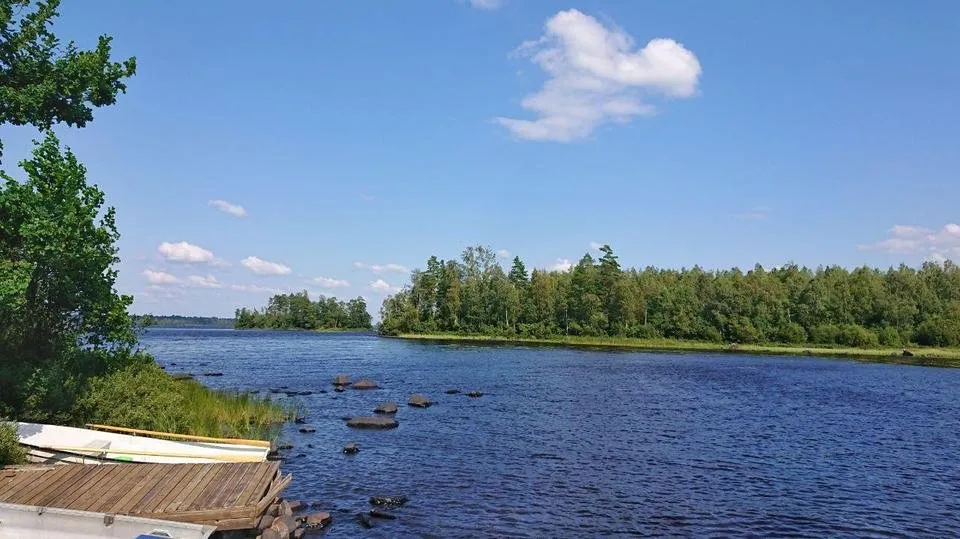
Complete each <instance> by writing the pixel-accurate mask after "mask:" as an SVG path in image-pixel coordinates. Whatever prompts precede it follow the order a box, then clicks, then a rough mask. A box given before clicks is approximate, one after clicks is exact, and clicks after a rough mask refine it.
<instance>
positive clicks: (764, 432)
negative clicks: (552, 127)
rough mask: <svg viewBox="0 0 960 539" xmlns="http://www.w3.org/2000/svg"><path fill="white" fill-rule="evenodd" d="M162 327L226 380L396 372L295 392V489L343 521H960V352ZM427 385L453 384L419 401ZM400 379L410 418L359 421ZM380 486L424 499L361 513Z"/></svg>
mask: <svg viewBox="0 0 960 539" xmlns="http://www.w3.org/2000/svg"><path fill="white" fill-rule="evenodd" d="M143 342H144V344H145V345H146V347H147V348H148V349H149V350H150V351H152V352H153V353H154V354H155V356H156V357H157V360H158V362H159V363H160V364H162V365H165V366H167V370H168V371H169V372H191V373H194V374H198V375H199V374H201V373H203V372H207V371H222V372H223V373H224V376H222V377H217V378H203V377H200V376H198V378H199V379H200V380H202V381H203V382H204V383H207V384H208V385H210V386H213V387H222V388H237V389H256V390H261V391H265V390H269V389H270V388H275V387H279V386H288V387H289V388H290V389H291V390H308V391H319V390H330V389H331V386H330V380H331V378H332V377H333V376H334V375H335V374H336V373H338V372H341V371H342V372H347V373H349V374H350V375H351V376H352V377H353V378H354V379H355V380H356V379H357V378H360V377H365V378H373V379H374V380H376V381H377V382H379V383H380V385H381V387H382V389H378V390H374V391H350V390H348V391H347V392H345V393H340V394H338V393H334V392H333V391H329V392H328V393H314V394H312V395H309V396H298V397H286V396H284V395H281V396H280V398H282V399H284V400H289V401H293V402H296V403H297V404H298V405H299V406H301V407H302V408H303V409H304V410H305V413H306V415H307V417H308V418H309V420H308V422H309V423H310V424H311V425H313V426H314V427H316V429H317V431H316V433H315V434H301V433H299V432H298V430H297V428H298V427H299V425H292V424H291V425H287V426H285V427H284V430H283V434H282V437H283V439H285V440H286V441H289V442H290V443H292V444H293V445H294V446H295V447H294V449H293V450H292V451H290V452H289V458H287V459H286V460H285V461H284V463H283V468H284V470H285V471H286V472H292V473H293V474H294V482H293V484H292V486H291V488H289V489H288V491H287V495H288V497H290V498H300V499H303V500H305V501H308V502H319V503H320V504H321V506H322V508H323V510H327V511H330V513H331V514H333V515H334V519H335V521H334V524H333V525H332V527H331V528H330V530H329V531H328V532H326V536H328V537H353V536H357V535H359V534H361V533H362V534H363V535H364V536H371V537H396V536H437V537H455V536H498V537H560V536H563V537H569V536H585V537H596V536H610V535H649V536H695V537H704V536H717V537H727V536H742V537H825V536H841V537H917V536H928V537H956V536H960V461H958V456H960V428H958V427H960V422H958V417H960V413H958V412H960V370H951V369H937V368H929V367H913V366H902V365H878V364H861V363H855V362H849V361H839V360H827V359H812V358H791V357H750V356H736V355H727V354H722V355H712V354H653V353H623V352H595V351H582V350H567V349H556V348H526V347H506V346H501V347H484V346H463V345H437V344H423V343H411V342H404V341H397V340H389V339H378V338H376V337H373V336H368V335H331V334H313V333H295V332H265V331H244V332H238V331H232V330H164V329H154V330H150V331H148V332H147V333H146V335H145V336H144V338H143ZM172 363H176V365H175V366H173V365H171V364H172ZM448 388H459V389H460V390H462V391H469V390H472V389H480V390H483V391H484V392H485V395H484V396H483V397H482V398H479V399H471V398H468V397H466V396H464V395H446V394H444V390H446V389H448ZM414 392H422V393H425V394H427V395H429V396H430V397H432V398H433V399H434V400H436V401H438V404H437V405H436V406H433V407H431V408H428V409H415V408H408V407H407V406H406V405H405V403H406V398H407V396H409V395H410V394H411V393H414ZM390 399H392V400H396V401H397V402H398V403H400V404H401V409H400V411H399V413H398V414H397V420H398V421H399V422H400V427H399V428H397V429H395V430H391V431H383V432H374V431H355V430H351V429H348V428H347V427H346V426H345V425H344V422H343V421H342V419H341V418H342V417H343V416H357V415H372V414H371V413H370V412H372V410H373V408H374V407H375V406H376V405H377V404H378V403H380V402H382V401H385V400H390ZM349 441H356V442H358V443H359V444H360V445H361V448H362V449H361V451H360V453H359V454H357V455H355V456H346V455H343V454H341V453H340V449H341V448H342V446H343V445H344V444H345V443H347V442H349ZM375 494H405V495H407V496H408V497H410V499H411V501H410V503H408V504H407V505H406V506H403V507H401V508H399V509H397V510H395V513H396V515H397V516H398V519H397V520H394V521H375V528H374V529H371V530H362V529H361V528H359V526H358V525H357V524H356V522H355V521H354V518H353V516H354V515H355V514H356V513H357V512H359V511H362V510H366V509H369V507H370V506H369V505H368V502H367V499H368V498H369V497H370V496H371V495H375Z"/></svg>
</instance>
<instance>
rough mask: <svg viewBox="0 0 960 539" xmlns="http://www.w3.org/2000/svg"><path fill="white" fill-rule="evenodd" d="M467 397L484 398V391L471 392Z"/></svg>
mask: <svg viewBox="0 0 960 539" xmlns="http://www.w3.org/2000/svg"><path fill="white" fill-rule="evenodd" d="M467 396H468V397H482V396H483V391H471V392H470V393H467Z"/></svg>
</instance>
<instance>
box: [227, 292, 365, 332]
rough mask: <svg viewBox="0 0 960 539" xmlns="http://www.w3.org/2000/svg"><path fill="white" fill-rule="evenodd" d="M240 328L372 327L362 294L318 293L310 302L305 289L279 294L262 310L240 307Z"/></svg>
mask: <svg viewBox="0 0 960 539" xmlns="http://www.w3.org/2000/svg"><path fill="white" fill-rule="evenodd" d="M234 327H236V328H237V329H320V330H345V329H371V328H372V327H373V325H372V323H371V317H370V313H368V312H367V302H366V300H364V299H363V298H362V297H356V298H354V299H351V300H350V301H340V300H338V299H337V298H335V297H332V296H331V297H326V296H319V297H318V298H317V300H316V301H311V300H310V296H309V295H308V294H307V292H306V291H303V292H296V293H291V294H277V295H275V296H273V297H271V298H270V303H269V304H268V305H267V307H266V308H265V309H263V310H257V309H252V310H250V309H247V308H246V307H244V308H241V309H237V311H236V324H235V326H234Z"/></svg>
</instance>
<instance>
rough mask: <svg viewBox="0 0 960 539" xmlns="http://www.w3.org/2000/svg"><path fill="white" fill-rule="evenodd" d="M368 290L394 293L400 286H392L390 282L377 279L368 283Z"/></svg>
mask: <svg viewBox="0 0 960 539" xmlns="http://www.w3.org/2000/svg"><path fill="white" fill-rule="evenodd" d="M370 290H373V291H374V292H381V293H384V294H396V293H397V292H399V291H400V287H399V286H392V285H391V284H390V283H388V282H387V281H384V280H383V279H377V280H376V281H373V282H372V283H370Z"/></svg>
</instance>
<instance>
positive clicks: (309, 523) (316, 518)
mask: <svg viewBox="0 0 960 539" xmlns="http://www.w3.org/2000/svg"><path fill="white" fill-rule="evenodd" d="M332 520H333V517H331V516H330V513H324V512H321V513H310V514H309V515H307V518H306V519H304V521H303V525H304V526H306V527H307V528H314V529H316V528H322V527H324V526H326V525H327V524H330V522H331V521H332Z"/></svg>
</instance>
